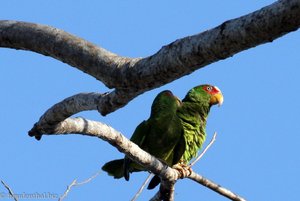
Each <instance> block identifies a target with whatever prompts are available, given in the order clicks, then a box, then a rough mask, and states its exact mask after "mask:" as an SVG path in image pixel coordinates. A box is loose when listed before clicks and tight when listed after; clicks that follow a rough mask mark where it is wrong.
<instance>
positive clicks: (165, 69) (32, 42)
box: [0, 0, 300, 115]
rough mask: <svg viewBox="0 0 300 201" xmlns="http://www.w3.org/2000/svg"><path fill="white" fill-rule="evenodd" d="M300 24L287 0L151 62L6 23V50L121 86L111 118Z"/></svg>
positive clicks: (174, 46) (1, 31) (2, 37)
mask: <svg viewBox="0 0 300 201" xmlns="http://www.w3.org/2000/svg"><path fill="white" fill-rule="evenodd" d="M299 26H300V2H299V0H281V1H277V2H275V3H273V4H271V5H269V6H266V7H264V8H262V9H260V10H258V11H255V12H253V13H250V14H248V15H245V16H242V17H240V18H236V19H232V20H229V21H226V22H224V23H223V24H221V25H220V26H217V27H215V28H213V29H210V30H208V31H205V32H202V33H200V34H196V35H193V36H189V37H185V38H182V39H179V40H176V41H174V42H173V43H171V44H169V45H166V46H164V47H162V48H161V49H160V50H159V51H158V52H157V53H156V54H154V55H152V56H149V57H146V58H126V57H121V56H118V55H116V54H114V53H111V52H109V51H107V50H105V49H103V48H101V47H97V46H96V45H93V44H92V43H90V42H87V41H85V40H83V39H81V38H78V37H76V36H73V35H71V34H68V33H66V32H64V31H62V30H59V29H56V28H53V27H50V26H45V25H38V24H32V23H26V22H17V21H7V20H6V21H5V20H4V21H0V47H8V48H14V49H23V50H30V51H34V52H38V53H41V54H44V55H47V56H51V57H53V58H56V59H58V60H60V61H62V62H65V63H68V64H70V65H71V66H74V67H76V68H78V69H79V70H81V71H83V72H86V73H88V74H89V75H91V76H93V77H95V78H96V79H98V80H100V81H102V82H103V83H104V84H105V85H106V86H107V87H109V88H115V89H116V90H115V91H113V92H112V93H110V94H109V95H108V96H106V98H104V99H101V101H100V102H101V103H99V105H98V109H99V111H100V112H101V114H103V115H106V114H108V113H110V112H112V111H114V110H116V109H118V108H120V107H122V106H124V105H126V104H127V103H128V102H129V101H130V100H132V99H133V98H134V97H136V96H138V95H139V94H141V93H143V92H145V91H148V90H151V89H153V88H156V87H159V86H162V85H164V84H166V83H169V82H171V81H173V80H175V79H178V78H179V77H182V76H184V75H187V74H190V73H192V72H193V71H195V70H197V69H200V68H202V67H204V66H206V65H208V64H211V63H213V62H216V61H219V60H221V59H225V58H228V57H230V56H232V55H234V54H236V53H238V52H241V51H243V50H246V49H249V48H251V47H255V46H257V45H259V44H263V43H267V42H271V41H273V40H274V39H276V38H279V37H281V36H282V35H284V34H286V33H288V32H291V31H295V30H297V29H298V28H299Z"/></svg>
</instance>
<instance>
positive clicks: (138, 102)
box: [0, 0, 300, 201]
mask: <svg viewBox="0 0 300 201" xmlns="http://www.w3.org/2000/svg"><path fill="white" fill-rule="evenodd" d="M272 2H273V1H267V0H264V1H259V2H255V1H242V0H235V1H230V2H229V1H226V2H225V1H224V2H222V1H216V0H210V1H201V2H200V1H196V0H190V1H156V0H155V1H149V2H145V1H115V0H114V1H95V0H94V1H82V0H81V1H71V0H66V1H37V0H36V1H33V0H31V1H16V0H10V1H3V2H1V12H0V19H12V20H22V21H28V22H35V23H41V24H47V25H51V26H54V27H57V28H59V29H63V30H65V31H67V32H70V33H72V34H75V35H77V36H79V37H82V38H85V39H87V40H89V41H91V42H93V43H95V44H97V45H100V46H101V47H103V48H106V49H108V50H110V51H112V52H115V53H117V54H119V55H122V56H128V57H143V56H148V55H151V54H153V53H155V52H156V51H157V50H159V49H160V48H161V47H162V46H163V45H165V44H168V43H170V42H172V41H174V40H176V39H178V38H181V37H185V36H188V35H192V34H196V33H199V32H202V31H205V30H207V29H210V28H213V27H215V26H217V25H219V24H221V23H222V22H224V21H226V20H229V19H232V18H235V17H239V16H241V15H244V14H247V13H249V12H252V11H255V10H257V9H259V8H261V7H263V6H266V5H268V4H270V3H272ZM299 36H300V33H299V31H298V32H294V33H290V34H288V35H286V36H284V37H282V38H280V39H278V40H275V41H273V42H272V43H269V44H264V45H260V46H258V47H255V48H253V49H250V50H247V51H244V52H242V53H239V54H237V55H234V56H233V57H231V58H228V59H226V60H224V61H220V62H217V63H214V64H211V65H209V66H207V67H205V68H203V69H201V70H198V71H196V72H194V73H193V74H191V75H188V76H185V77H183V78H181V79H179V80H176V81H174V82H172V83H170V84H168V85H166V86H163V87H161V88H159V89H155V90H152V91H150V92H147V93H145V94H143V95H141V96H139V97H138V98H136V99H135V100H133V101H132V102H130V103H129V104H128V105H127V106H126V107H124V108H122V109H120V110H118V111H116V112H115V113H113V114H110V115H108V116H107V117H102V116H100V115H99V114H98V113H97V112H96V111H93V112H84V113H80V114H78V115H76V116H83V117H86V118H88V119H92V120H97V121H101V122H105V123H107V124H109V125H111V126H113V127H114V128H115V129H117V130H119V131H121V132H122V133H123V134H124V135H126V136H127V137H130V136H131V133H132V132H133V130H134V129H135V127H136V125H137V124H138V123H139V122H140V121H142V120H144V119H147V118H148V115H149V109H150V105H151V103H152V100H153V98H154V97H155V96H156V94H157V93H158V92H159V91H161V90H164V89H170V90H172V91H173V92H174V93H175V94H176V95H178V96H179V97H181V98H183V96H184V95H185V93H186V92H187V91H188V90H189V89H190V88H192V87H193V86H195V85H198V84H201V83H211V84H214V85H217V86H218V87H219V88H220V89H221V90H222V91H223V94H224V97H225V101H224V104H223V106H222V107H221V108H217V107H215V108H213V109H212V110H211V113H210V116H209V119H208V125H207V133H208V137H207V139H210V138H211V137H212V134H213V132H214V131H217V132H218V136H217V141H216V142H215V144H214V145H213V146H212V147H211V149H210V150H209V151H208V152H207V153H206V155H205V156H204V158H203V159H202V160H201V161H200V162H198V164H196V166H195V167H194V168H193V169H194V170H195V171H196V172H198V173H200V174H202V175H203V176H205V177H207V178H209V179H212V180H213V181H215V182H217V183H218V184H220V185H222V186H224V187H227V188H229V189H231V190H233V191H234V192H236V193H238V194H240V195H241V196H243V197H245V198H247V199H248V200H272V201H282V200H291V201H292V200H298V199H299V192H298V191H299V179H300V176H299V169H300V158H299V155H298V153H299V150H300V135H299V130H300V129H299V128H300V123H299V118H298V115H299V113H300V107H299V106H298V105H297V101H298V99H300V95H299V91H300V85H299V82H300V81H299V74H300V70H299V65H300V60H299V52H300V46H299V40H300V38H299ZM0 57H1V59H0V86H1V98H0V106H1V114H0V124H1V146H0V156H1V157H0V159H1V165H0V179H2V180H4V181H5V182H6V183H7V184H9V185H10V186H11V188H12V189H13V190H14V191H15V193H36V192H37V193H48V192H50V193H52V194H59V195H60V194H62V193H63V192H64V190H65V189H66V186H67V185H68V184H70V183H71V182H72V180H73V179H75V178H77V179H78V180H79V181H81V180H83V179H85V178H87V177H89V176H91V175H93V174H94V173H95V172H97V171H98V170H99V169H100V168H101V166H102V165H103V164H104V163H105V162H106V161H108V160H111V159H115V158H120V157H123V155H122V154H121V153H119V152H118V151H117V150H116V149H115V148H113V147H111V146H110V145H109V144H108V143H106V142H103V141H101V140H99V139H96V138H90V137H83V136H80V135H72V136H71V135H69V136H44V137H43V139H42V140H41V141H40V142H38V141H35V140H34V139H33V138H30V137H28V136H27V131H28V130H29V129H30V128H31V127H32V125H33V124H34V123H35V122H36V121H37V120H38V119H39V117H40V116H41V115H42V114H43V113H44V111H45V110H47V109H48V108H49V107H51V106H52V105H53V104H55V103H56V102H58V101H60V100H62V99H64V98H66V97H69V96H71V95H74V94H76V93H80V92H94V91H96V92H105V91H108V89H107V88H105V86H104V85H103V84H101V83H99V82H98V81H97V80H95V79H94V78H92V77H90V76H88V75H86V74H84V73H83V72H81V71H79V70H77V69H74V68H72V67H70V66H68V65H66V64H64V63H61V62H59V61H56V60H54V59H52V58H50V57H45V56H42V55H39V54H36V53H32V52H27V51H16V50H11V49H3V48H2V49H0ZM206 143H207V142H206ZM146 176H147V174H146V173H138V174H134V175H132V177H131V180H130V181H129V182H125V181H124V180H114V179H112V178H111V177H109V176H107V175H106V174H105V173H101V174H100V175H99V176H98V177H97V178H96V179H95V180H93V181H92V182H90V183H89V184H86V185H84V186H81V187H75V188H74V189H73V190H72V191H71V192H70V194H69V196H68V198H67V199H66V200H75V201H76V200H78V201H79V200H130V199H131V198H132V196H133V195H134V194H135V192H136V191H137V189H138V188H139V187H140V185H141V183H142V182H143V181H144V179H145V178H146ZM155 192H156V191H144V192H143V194H142V195H141V198H140V200H147V199H149V198H150V197H151V196H152V195H153V194H154V193H155ZM1 193H6V189H4V187H3V186H0V195H1ZM175 198H176V200H190V201H196V200H214V201H222V200H224V201H225V200H227V199H225V198H224V197H222V196H220V195H218V194H216V193H215V192H213V191H211V190H208V189H206V188H205V187H203V186H200V185H197V184H195V183H194V182H193V181H190V180H187V179H186V180H181V181H179V182H178V183H177V185H176V192H175ZM0 200H2V199H0ZM3 200H5V199H3ZM49 200H50V199H49Z"/></svg>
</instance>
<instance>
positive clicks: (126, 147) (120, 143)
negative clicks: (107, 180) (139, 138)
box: [29, 117, 180, 181]
mask: <svg viewBox="0 0 300 201" xmlns="http://www.w3.org/2000/svg"><path fill="white" fill-rule="evenodd" d="M29 134H30V135H31V136H39V135H62V134H81V135H87V136H92V137H98V138H101V139H102V140H105V141H107V142H108V143H110V144H111V145H113V146H114V147H116V148H117V149H118V150H119V151H120V152H122V153H124V154H126V155H127V156H128V157H129V158H130V159H132V160H134V161H136V162H138V163H139V164H141V165H143V166H144V167H145V168H146V169H148V170H149V171H151V172H153V173H154V174H157V175H160V176H161V177H162V178H165V179H166V180H170V181H174V180H177V179H178V177H179V175H180V174H179V172H178V171H176V170H174V169H172V168H170V167H168V166H167V165H165V164H163V163H162V162H160V161H159V160H158V159H156V158H155V157H154V156H151V155H150V154H149V153H147V152H145V151H144V150H142V149H141V148H139V146H137V145H136V144H134V143H132V142H131V141H130V140H128V139H127V138H126V137H125V136H123V135H122V134H121V133H120V132H118V131H116V130H115V129H114V128H112V127H110V126H108V125H106V124H103V123H101V122H96V121H91V120H87V119H84V118H81V117H78V118H68V119H66V120H64V121H62V122H60V123H58V124H56V125H53V127H52V128H50V127H48V128H45V129H43V130H40V129H39V127H37V125H35V126H34V127H33V128H32V129H31V130H30V131H29Z"/></svg>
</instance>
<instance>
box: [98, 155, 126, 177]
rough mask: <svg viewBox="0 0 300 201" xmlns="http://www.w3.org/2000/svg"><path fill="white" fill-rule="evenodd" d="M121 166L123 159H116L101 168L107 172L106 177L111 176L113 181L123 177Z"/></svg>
mask: <svg viewBox="0 0 300 201" xmlns="http://www.w3.org/2000/svg"><path fill="white" fill-rule="evenodd" d="M123 166H124V159H118V160H113V161H110V162H107V163H105V164H104V165H103V166H102V170H103V171H105V172H107V173H108V175H110V176H113V177H114V178H115V179H120V178H122V177H123V176H124V171H123Z"/></svg>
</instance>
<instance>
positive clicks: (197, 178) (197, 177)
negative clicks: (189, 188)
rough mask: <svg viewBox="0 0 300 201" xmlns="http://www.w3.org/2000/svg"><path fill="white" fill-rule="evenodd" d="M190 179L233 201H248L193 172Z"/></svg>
mask: <svg viewBox="0 0 300 201" xmlns="http://www.w3.org/2000/svg"><path fill="white" fill-rule="evenodd" d="M188 178H189V179H192V180H194V181H196V182H197V183H199V184H201V185H203V186H205V187H207V188H209V189H211V190H213V191H215V192H217V193H219V194H221V195H223V196H225V197H227V198H229V199H231V200H234V201H246V200H245V199H244V198H242V197H240V196H239V195H237V194H234V193H233V192H231V191H230V190H228V189H226V188H224V187H222V186H220V185H218V184H216V183H214V182H212V181H210V180H209V179H206V178H204V177H203V176H201V175H199V174H197V173H195V172H192V174H191V175H189V176H188Z"/></svg>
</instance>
